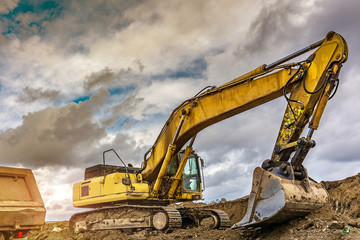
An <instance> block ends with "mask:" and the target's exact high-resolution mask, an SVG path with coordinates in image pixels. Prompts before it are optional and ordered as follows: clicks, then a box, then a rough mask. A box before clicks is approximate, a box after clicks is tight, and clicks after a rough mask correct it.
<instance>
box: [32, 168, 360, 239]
mask: <svg viewBox="0 0 360 240" xmlns="http://www.w3.org/2000/svg"><path fill="white" fill-rule="evenodd" d="M322 183H323V184H324V186H325V188H326V189H327V190H328V192H329V195H330V204H329V205H328V206H325V207H324V208H322V209H320V210H318V211H316V212H314V213H312V214H309V215H308V216H306V217H305V218H302V219H296V220H292V221H290V222H288V223H284V224H279V225H277V226H273V227H271V228H265V229H260V230H239V229H227V230H211V229H206V228H204V227H199V228H188V229H178V230H175V231H173V232H171V233H159V232H155V231H145V230H144V231H140V232H135V233H130V232H120V231H100V232H96V233H92V234H79V235H78V236H77V238H76V239H78V240H85V239H104V240H113V239H144V240H145V239H152V240H170V239H204V240H205V239H206V240H211V239H214V240H215V239H224V240H225V239H245V240H262V239H265V240H270V239H279V240H305V239H307V240H318V239H326V240H333V239H334V240H335V239H347V240H353V239H354V240H360V173H359V174H358V175H356V176H353V177H349V178H346V179H344V180H340V181H331V182H330V181H327V182H322ZM183 205H184V206H197V207H198V206H204V204H194V203H185V204H183ZM206 207H208V208H216V209H221V210H224V211H225V212H227V213H228V215H229V217H230V219H231V222H232V223H236V222H238V221H240V220H241V219H242V217H243V215H244V214H245V210H246V208H247V197H244V198H240V199H236V200H232V201H226V200H222V201H221V202H220V203H213V204H209V205H207V206H206ZM34 239H35V240H45V239H52V240H63V239H72V238H71V236H70V233H69V230H68V222H67V221H63V222H47V223H46V224H45V225H44V226H43V227H42V229H41V231H33V232H31V235H30V237H29V240H34Z"/></svg>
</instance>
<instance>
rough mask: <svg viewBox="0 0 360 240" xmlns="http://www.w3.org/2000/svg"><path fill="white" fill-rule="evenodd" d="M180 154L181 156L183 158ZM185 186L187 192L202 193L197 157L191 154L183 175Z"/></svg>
mask: <svg viewBox="0 0 360 240" xmlns="http://www.w3.org/2000/svg"><path fill="white" fill-rule="evenodd" d="M182 155H183V154H181V153H180V156H181V158H182ZM182 178H183V186H184V189H185V190H190V191H196V192H200V181H201V180H200V171H199V164H198V160H197V157H196V156H195V155H194V154H191V155H190V157H189V159H188V160H187V162H186V165H185V168H184V171H183V174H182Z"/></svg>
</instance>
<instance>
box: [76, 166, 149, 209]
mask: <svg viewBox="0 0 360 240" xmlns="http://www.w3.org/2000/svg"><path fill="white" fill-rule="evenodd" d="M127 176H128V175H127V174H125V173H112V174H109V175H106V177H97V178H93V179H89V180H87V181H84V182H80V183H76V184H74V187H73V205H74V206H75V207H86V206H90V205H96V204H102V203H106V202H117V201H125V200H145V199H148V198H149V185H148V184H147V183H138V182H137V180H136V175H135V174H130V178H131V182H132V187H133V188H134V189H131V186H130V185H124V184H123V183H122V179H123V178H125V177H127ZM84 186H89V194H88V195H86V196H82V189H81V188H82V187H84Z"/></svg>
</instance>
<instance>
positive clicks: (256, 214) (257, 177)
mask: <svg viewBox="0 0 360 240" xmlns="http://www.w3.org/2000/svg"><path fill="white" fill-rule="evenodd" d="M327 202H328V193H327V191H326V190H325V188H324V187H323V186H322V185H321V184H319V183H316V182H314V181H312V180H309V178H305V179H304V180H302V181H299V180H295V179H286V178H284V177H281V176H278V175H276V174H274V173H272V172H269V171H266V170H264V169H262V168H260V167H257V168H256V169H255V170H254V174H253V184H252V189H251V193H250V196H249V202H248V208H247V212H246V214H245V216H244V218H243V219H242V220H241V221H240V222H238V223H236V224H235V225H233V228H244V227H261V226H265V225H270V224H276V223H282V222H286V221H289V220H291V219H294V218H297V217H300V216H305V215H307V214H308V213H310V212H312V211H313V210H316V209H318V208H321V207H323V206H324V205H325V204H326V203H327Z"/></svg>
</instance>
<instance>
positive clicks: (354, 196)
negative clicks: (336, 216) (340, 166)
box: [322, 173, 360, 223]
mask: <svg viewBox="0 0 360 240" xmlns="http://www.w3.org/2000/svg"><path fill="white" fill-rule="evenodd" d="M322 183H323V184H324V186H325V188H326V190H327V191H328V192H329V195H330V202H331V206H332V208H333V209H335V210H336V211H337V212H340V213H342V214H346V215H349V216H350V217H352V218H355V219H357V220H358V222H359V223H360V173H359V174H358V175H356V176H353V177H348V178H346V179H344V180H341V181H331V182H330V181H328V182H322Z"/></svg>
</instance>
